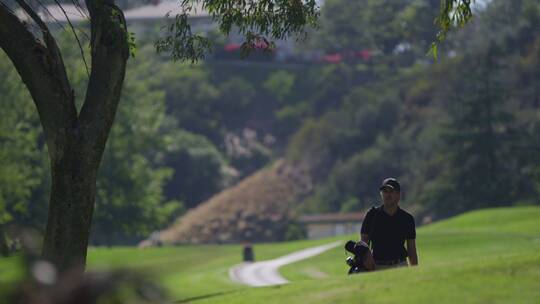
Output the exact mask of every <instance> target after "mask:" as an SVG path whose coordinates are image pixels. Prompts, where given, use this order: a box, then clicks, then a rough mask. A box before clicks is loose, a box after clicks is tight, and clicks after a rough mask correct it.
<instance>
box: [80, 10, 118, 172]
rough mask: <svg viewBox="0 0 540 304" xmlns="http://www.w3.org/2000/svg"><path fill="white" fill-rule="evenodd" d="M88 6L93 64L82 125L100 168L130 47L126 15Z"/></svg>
mask: <svg viewBox="0 0 540 304" xmlns="http://www.w3.org/2000/svg"><path fill="white" fill-rule="evenodd" d="M86 5H87V8H88V11H89V13H90V19H91V40H90V46H91V56H92V65H91V71H90V79H89V82H88V88H87V91H86V97H85V101H84V104H83V107H82V109H81V112H80V114H79V122H80V124H81V126H82V127H83V132H84V138H85V141H86V142H87V143H88V145H91V147H88V148H89V149H91V150H92V151H94V153H95V154H94V156H95V157H96V160H97V163H96V165H99V160H100V159H101V156H102V154H103V149H104V148H105V143H106V141H107V137H108V135H109V131H110V128H111V126H112V123H113V121H114V116H115V113H116V108H117V106H118V102H119V100H120V93H121V90H122V85H123V81H124V76H125V70H126V64H127V59H128V58H129V46H128V36H127V29H126V22H125V19H124V14H123V13H122V11H121V10H120V9H119V8H118V7H117V6H115V5H114V4H112V3H106V2H105V1H93V0H87V1H86Z"/></svg>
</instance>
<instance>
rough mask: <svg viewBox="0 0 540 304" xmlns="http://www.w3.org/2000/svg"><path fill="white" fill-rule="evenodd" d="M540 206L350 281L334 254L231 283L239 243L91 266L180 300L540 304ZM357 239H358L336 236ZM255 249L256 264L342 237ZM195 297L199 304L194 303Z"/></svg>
mask: <svg viewBox="0 0 540 304" xmlns="http://www.w3.org/2000/svg"><path fill="white" fill-rule="evenodd" d="M539 218H540V208H539V207H519V208H497V209H487V210H481V211H475V212H470V213H467V214H464V215H461V216H458V217H455V218H452V219H449V220H445V221H441V222H437V223H434V224H431V225H427V226H424V227H421V228H420V229H418V237H417V245H418V252H419V258H420V266H419V267H413V268H404V269H396V270H390V271H380V272H374V273H366V274H360V275H354V276H347V275H346V271H347V268H346V265H345V262H344V261H345V252H344V250H343V249H342V248H341V247H340V248H335V249H333V250H330V251H328V252H326V253H323V254H322V255H319V256H316V257H314V258H311V259H308V260H304V261H301V262H298V263H294V264H291V265H287V266H285V267H283V268H281V269H280V272H281V273H282V274H283V275H284V276H285V277H286V278H287V279H289V280H290V281H291V282H292V283H291V284H288V285H283V286H277V287H263V288H249V287H244V286H242V285H238V284H235V283H232V282H230V281H229V280H228V269H229V267H230V266H232V265H234V264H237V263H239V262H240V258H241V247H240V246H239V245H222V246H217V245H216V246H179V247H163V248H152V249H144V250H138V249H134V248H112V249H105V248H96V249H91V250H90V251H89V255H88V267H89V268H90V269H94V270H95V269H103V268H118V267H120V268H129V269H132V270H135V271H139V272H141V273H143V274H144V275H145V276H149V277H151V276H153V277H154V278H155V279H156V280H158V281H160V282H162V284H163V285H164V286H165V287H166V288H167V290H169V292H170V296H171V298H172V299H174V300H189V299H192V300H194V302H196V303H349V302H352V303H415V304H417V303H428V302H437V303H438V304H439V303H492V302H493V303H540V283H539V282H540V221H539V220H538V219H539ZM350 238H357V236H355V235H350V236H345V237H341V238H338V239H342V240H344V241H345V240H348V239H350ZM335 239H336V238H332V239H325V240H317V241H300V242H289V243H279V244H257V245H255V246H254V250H255V256H256V259H257V260H264V259H270V258H274V257H278V256H281V255H284V254H287V253H290V252H292V251H295V250H298V249H302V248H306V247H310V246H315V245H318V244H324V243H328V242H331V241H333V240H335ZM18 263H19V262H18V258H17V257H14V258H8V259H0V284H1V283H7V282H12V281H13V280H14V279H16V278H17V277H19V276H20V267H19V265H18ZM195 300H196V301H195Z"/></svg>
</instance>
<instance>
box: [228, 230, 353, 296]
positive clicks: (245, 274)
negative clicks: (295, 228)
mask: <svg viewBox="0 0 540 304" xmlns="http://www.w3.org/2000/svg"><path fill="white" fill-rule="evenodd" d="M342 243H343V242H341V241H337V242H333V243H330V244H326V245H322V246H317V247H312V248H308V249H304V250H300V251H296V252H293V253H291V254H288V255H284V256H282V257H279V258H277V259H273V260H267V261H262V262H255V263H242V264H238V265H236V266H233V267H232V268H231V269H229V277H230V278H231V280H233V281H235V282H238V283H241V284H246V285H249V286H271V285H280V284H287V283H289V281H287V280H286V279H285V278H284V277H282V276H281V275H280V274H279V272H278V268H279V267H281V266H283V265H287V264H290V263H294V262H297V261H300V260H303V259H307V258H310V257H312V256H316V255H318V254H321V253H323V252H325V251H327V250H329V249H332V248H334V247H337V246H339V245H341V244H342Z"/></svg>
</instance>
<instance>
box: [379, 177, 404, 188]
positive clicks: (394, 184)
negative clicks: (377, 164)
mask: <svg viewBox="0 0 540 304" xmlns="http://www.w3.org/2000/svg"><path fill="white" fill-rule="evenodd" d="M384 188H390V189H392V190H395V191H397V192H401V185H400V184H399V182H398V181H397V180H396V179H395V178H393V177H389V178H386V179H385V180H383V182H382V184H381V186H380V187H379V190H382V189H384Z"/></svg>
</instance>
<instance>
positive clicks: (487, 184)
mask: <svg viewBox="0 0 540 304" xmlns="http://www.w3.org/2000/svg"><path fill="white" fill-rule="evenodd" d="M125 2H126V3H124V4H125V5H126V7H132V6H135V4H140V1H138V0H137V1H134V2H133V5H131V1H125ZM482 3H484V4H485V5H480V4H478V5H477V7H476V11H475V17H474V18H473V20H472V22H471V23H470V24H468V25H467V26H466V27H465V28H463V29H462V30H461V31H459V32H457V33H453V34H451V35H449V36H448V37H447V39H446V41H445V43H444V44H442V45H441V46H440V47H439V53H438V54H439V57H438V59H437V61H435V60H434V59H433V57H432V56H430V55H427V54H426V52H427V50H428V49H429V45H430V43H431V42H432V41H433V40H434V39H435V35H436V33H435V27H434V26H433V19H434V18H435V16H437V14H438V12H439V5H440V2H439V1H432V0H403V1H371V0H358V1H352V2H351V1H347V0H327V1H324V5H323V7H322V10H321V24H320V25H321V26H320V29H318V30H317V31H313V32H310V33H308V34H309V35H308V39H307V40H306V41H304V42H294V39H292V40H288V41H287V43H285V44H282V43H281V42H280V43H279V44H278V45H279V46H280V47H284V46H286V47H287V49H286V51H287V52H286V53H288V54H290V55H291V56H290V57H280V56H278V54H280V52H281V51H282V50H280V51H279V52H275V53H271V54H266V55H265V54H262V53H259V52H255V53H254V54H253V56H252V57H248V58H247V59H245V60H243V61H242V60H240V53H239V50H238V49H237V48H234V47H233V46H234V43H236V42H235V41H233V40H234V37H228V38H224V37H218V36H217V35H216V34H215V33H214V32H213V31H212V26H211V20H207V21H204V20H202V21H201V20H199V21H201V22H203V21H204V22H209V24H208V26H207V27H205V26H202V27H201V28H206V29H207V30H208V32H207V33H206V35H207V36H208V37H211V38H212V39H213V41H214V42H215V45H214V46H215V48H214V51H215V52H213V53H212V54H211V55H210V56H209V57H208V58H207V59H206V60H204V61H201V62H199V63H197V64H188V63H183V64H172V63H171V62H170V60H169V59H168V58H166V57H165V56H161V55H158V54H156V52H155V48H154V45H153V42H154V41H155V37H157V36H158V35H159V34H158V32H157V31H158V30H157V29H158V28H160V26H159V25H161V24H162V22H163V20H148V21H147V23H140V24H135V23H136V22H137V21H133V22H134V24H133V27H132V29H131V30H133V31H135V30H136V29H144V30H141V32H137V33H136V34H135V37H136V38H137V54H136V57H135V58H133V59H131V60H130V61H129V66H128V70H127V74H126V75H127V76H126V81H125V87H124V90H123V94H122V101H121V102H120V105H119V110H118V114H117V116H116V121H115V124H114V127H113V129H112V133H111V135H110V139H109V141H108V143H107V147H106V151H105V154H104V156H103V162H102V166H101V168H100V171H99V177H98V181H97V185H96V186H97V188H96V189H97V195H96V207H95V212H94V217H93V223H92V232H91V243H92V244H93V245H113V244H117V245H119V244H136V243H137V242H138V241H140V240H142V239H144V238H147V237H148V235H150V234H151V232H153V231H157V230H162V229H164V228H165V227H169V226H171V225H173V223H175V222H178V223H179V224H178V225H179V226H177V227H178V228H177V229H178V231H182V234H183V235H184V237H183V238H184V239H186V240H187V239H189V240H193V241H197V242H202V240H208V241H220V240H221V241H223V239H229V240H240V239H243V238H246V237H247V234H250V235H251V234H253V233H255V235H256V237H255V235H254V236H253V237H254V238H256V239H265V240H267V239H279V238H282V237H284V233H283V231H293V230H295V227H294V226H293V224H291V221H289V220H285V218H288V217H289V215H290V214H312V213H323V212H349V211H353V212H358V211H364V210H365V209H367V208H369V207H370V206H372V205H374V204H377V201H378V199H379V198H378V193H377V189H378V184H379V183H380V181H381V180H382V179H383V178H385V177H388V176H394V177H397V178H398V179H399V180H400V181H401V182H402V184H403V189H404V192H403V197H402V202H401V203H402V205H403V206H404V207H405V208H407V209H408V210H411V211H413V213H414V214H415V215H416V218H417V219H418V220H419V221H421V220H423V219H426V221H428V220H436V219H441V218H446V217H449V216H453V215H456V214H459V213H462V212H465V211H469V210H474V209H479V208H487V207H494V206H510V205H519V204H538V199H537V198H538V196H539V195H540V167H539V166H540V165H539V162H538V159H540V149H539V146H540V143H539V138H540V119H539V118H540V93H539V92H540V91H539V90H538V88H540V74H539V72H538V71H540V3H538V1H535V0H516V1H505V0H493V1H487V2H482ZM128 4H129V5H128ZM130 26H131V24H130ZM80 30H81V31H84V30H86V29H85V28H84V27H81V28H80ZM131 30H130V31H131ZM54 35H55V36H57V37H58V39H59V41H60V45H63V48H64V49H62V53H63V58H64V62H65V63H66V64H65V65H66V66H67V67H68V70H69V73H68V74H69V78H70V82H71V83H72V84H73V85H74V87H75V88H76V94H75V95H76V99H77V102H78V104H80V101H81V100H82V98H84V93H83V92H84V91H83V90H82V88H84V87H85V85H86V81H87V78H88V76H87V72H86V68H85V66H84V63H83V62H82V59H81V52H80V50H79V48H78V44H77V43H76V41H75V39H74V38H73V36H72V35H71V34H69V33H66V32H64V31H62V30H61V29H58V31H57V32H55V33H54ZM81 39H82V41H81V45H88V43H87V42H88V41H86V40H85V39H86V38H85V35H81ZM0 71H1V72H0V92H2V94H1V96H0V106H1V108H2V109H3V117H4V119H3V120H2V121H0V167H1V168H2V170H1V171H0V248H7V247H6V246H2V245H1V244H2V243H5V242H3V241H2V240H4V239H5V238H4V237H2V234H3V232H4V231H7V232H8V239H10V240H11V239H14V238H16V236H15V235H13V233H10V232H11V231H15V230H17V229H15V228H17V227H21V226H23V227H32V228H34V229H36V230H38V231H43V229H44V225H45V222H46V218H47V212H48V206H47V202H48V197H49V193H48V191H49V188H50V187H49V183H50V179H49V169H48V168H49V164H48V162H47V158H46V155H47V151H46V149H45V146H44V137H43V134H42V133H41V126H40V124H39V120H38V119H37V114H36V111H35V108H34V105H33V104H32V102H31V99H30V97H29V96H28V94H27V92H26V90H25V88H24V85H23V84H22V82H21V80H20V79H19V77H18V76H17V73H16V72H15V70H14V69H13V67H12V65H11V63H10V62H9V59H8V58H7V57H6V56H5V55H4V54H3V53H0ZM282 159H283V160H284V162H285V163H287V164H288V165H289V166H294V167H296V166H298V167H297V168H295V169H294V170H293V171H295V170H299V171H302V172H305V173H306V175H307V177H306V180H309V185H310V186H309V187H308V188H309V189H306V192H305V193H303V194H302V195H299V196H298V195H297V194H296V190H294V189H295V188H296V185H295V184H294V182H293V183H292V184H291V185H288V183H289V181H288V180H287V179H285V180H284V181H278V180H281V177H280V178H277V176H279V174H278V175H276V174H275V173H272V172H273V171H272V170H273V169H269V168H271V167H272V166H273V164H274V163H278V162H280V160H282ZM259 170H261V171H259ZM245 178H247V179H245ZM244 179H245V180H244ZM269 180H270V181H271V182H268V185H266V183H267V181H269ZM274 182H275V183H276V184H277V185H278V186H276V188H273V187H274V186H270V184H272V183H274ZM240 184H241V186H240ZM284 184H287V190H285V191H284V192H285V193H280V194H279V195H278V194H275V196H273V195H274V194H273V193H272V192H273V190H271V189H281V188H280V187H285V186H284ZM235 185H238V187H240V188H238V187H234V186H235ZM231 187H232V188H231ZM225 189H230V191H227V192H223V193H221V191H223V190H225ZM240 189H241V190H240ZM302 191H304V190H302ZM269 193H270V194H269ZM244 195H245V196H246V197H243V196H244ZM271 197H274V199H276V200H279V201H274V199H270V198H271ZM220 202H222V203H220ZM248 202H249V203H248ZM285 202H287V204H288V205H287V206H285V205H284V204H285ZM200 204H203V206H202V207H201V209H199V210H197V209H194V210H193V211H192V212H189V211H188V210H191V209H193V208H196V207H197V206H199V205H200ZM242 204H246V207H247V208H249V210H250V211H249V213H250V214H252V212H256V210H269V209H271V208H273V206H278V208H277V209H279V212H277V213H279V214H289V215H287V216H283V215H280V219H279V220H275V221H272V220H269V218H268V217H267V216H265V215H263V214H261V215H250V217H251V216H253V217H254V218H257V219H261V220H262V221H263V222H264V221H266V222H264V223H261V224H256V227H257V228H248V230H251V232H249V231H248V230H246V231H243V232H238V229H239V227H238V225H239V223H238V222H235V221H236V220H237V219H239V215H237V212H238V208H239V207H238V206H240V205H242ZM255 204H260V206H257V207H255ZM229 206H230V208H231V209H230V210H229V209H228V208H229ZM214 210H219V211H220V213H221V214H223V215H224V216H225V215H226V217H227V218H226V219H224V220H222V221H221V220H219V221H218V220H217V218H216V217H215V215H212V216H211V215H210V214H211V213H213V214H216V213H217V212H216V211H214ZM188 213H189V214H188ZM184 214H185V215H186V218H185V219H184V218H182V216H183V215H184ZM196 216H201V217H203V218H204V219H203V220H195V219H194V218H195V217H196ZM182 222H184V223H187V222H191V223H193V224H194V225H195V226H196V227H201V226H204V225H202V224H203V223H205V224H211V225H212V226H215V227H214V228H212V229H211V231H205V229H210V228H205V229H199V231H201V233H202V234H203V235H201V236H199V237H194V236H193V234H194V231H195V229H188V228H187V224H182ZM249 222H250V224H249V225H248V224H244V223H247V222H246V221H244V220H241V221H240V223H242V224H241V226H242V227H245V228H247V227H252V225H255V224H252V223H251V221H249ZM270 222H273V223H275V226H272V228H271V229H270V225H269V223H270ZM228 225H230V226H231V227H229V226H228ZM285 226H286V227H285ZM180 227H181V228H180ZM253 227H255V226H253ZM261 227H264V228H261ZM296 228H297V227H296ZM269 229H270V230H273V231H275V232H272V233H271V234H272V236H271V237H270V236H268V234H269V233H267V231H268V230H269ZM203 231H205V232H204V233H203ZM216 231H228V232H227V233H223V234H222V236H221V237H220V239H216V237H214V236H212V237H211V236H210V234H214V232H216ZM255 231H256V232H255ZM218 234H219V233H218ZM227 235H228V236H227ZM170 239H171V240H172V239H173V238H170ZM178 240H179V239H177V240H176V241H178Z"/></svg>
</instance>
